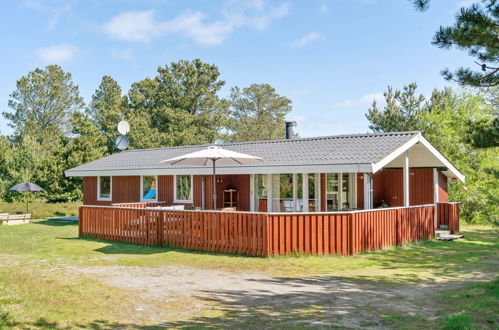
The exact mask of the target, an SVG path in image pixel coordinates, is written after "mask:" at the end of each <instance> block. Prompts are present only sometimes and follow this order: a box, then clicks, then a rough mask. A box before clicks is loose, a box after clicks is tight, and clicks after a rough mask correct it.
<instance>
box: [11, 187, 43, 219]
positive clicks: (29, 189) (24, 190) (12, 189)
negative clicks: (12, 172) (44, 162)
mask: <svg viewBox="0 0 499 330" xmlns="http://www.w3.org/2000/svg"><path fill="white" fill-rule="evenodd" d="M9 190H10V191H17V192H32V191H43V189H42V187H40V186H39V185H37V184H34V183H31V182H22V183H18V184H16V185H15V186H14V187H12V188H10V189H9ZM28 203H29V199H28V198H26V214H28V213H29V208H28Z"/></svg>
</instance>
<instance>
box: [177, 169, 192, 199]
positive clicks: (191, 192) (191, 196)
mask: <svg viewBox="0 0 499 330" xmlns="http://www.w3.org/2000/svg"><path fill="white" fill-rule="evenodd" d="M179 175H180V176H186V174H179ZM187 175H188V174H187ZM190 177H191V194H190V199H189V200H182V199H177V175H175V177H174V179H173V202H174V203H192V201H193V198H192V195H193V193H194V178H193V175H192V174H191V175H190Z"/></svg>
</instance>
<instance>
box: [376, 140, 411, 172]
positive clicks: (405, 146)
mask: <svg viewBox="0 0 499 330" xmlns="http://www.w3.org/2000/svg"><path fill="white" fill-rule="evenodd" d="M418 142H419V134H417V135H415V136H414V137H413V138H411V139H410V140H409V141H407V142H406V143H404V144H403V145H401V146H400V147H398V148H397V149H395V150H394V151H393V152H391V153H390V154H388V156H386V157H385V158H383V159H381V160H380V161H379V162H377V163H373V164H372V167H373V168H372V173H376V172H378V171H379V170H381V169H382V168H383V167H385V166H386V165H388V163H390V162H391V161H392V160H394V159H395V158H397V157H398V156H400V155H402V154H403V153H404V152H405V151H407V150H408V149H409V148H410V147H412V146H413V145H415V144H416V143H418Z"/></svg>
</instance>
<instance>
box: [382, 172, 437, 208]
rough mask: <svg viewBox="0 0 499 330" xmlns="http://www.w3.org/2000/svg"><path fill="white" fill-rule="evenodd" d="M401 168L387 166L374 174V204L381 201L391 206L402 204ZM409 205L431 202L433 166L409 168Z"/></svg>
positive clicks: (402, 184)
mask: <svg viewBox="0 0 499 330" xmlns="http://www.w3.org/2000/svg"><path fill="white" fill-rule="evenodd" d="M402 173H403V171H402V169H401V168H388V169H383V170H381V171H379V172H378V173H376V174H374V180H373V181H374V187H373V189H374V192H373V199H374V206H375V207H376V206H378V205H379V204H381V202H382V201H385V202H387V203H388V204H390V206H392V207H397V206H403V205H404V190H403V189H404V183H403V177H402ZM409 198H410V205H424V204H432V203H433V168H411V169H410V170H409Z"/></svg>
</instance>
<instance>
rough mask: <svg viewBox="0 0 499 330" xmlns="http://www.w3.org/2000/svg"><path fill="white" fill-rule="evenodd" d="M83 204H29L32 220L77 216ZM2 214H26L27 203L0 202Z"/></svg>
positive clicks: (36, 202)
mask: <svg viewBox="0 0 499 330" xmlns="http://www.w3.org/2000/svg"><path fill="white" fill-rule="evenodd" d="M81 204H82V203H81V202H74V203H46V202H41V201H33V202H30V203H29V212H30V214H31V218H32V219H43V218H50V217H64V216H75V215H77V214H78V206H80V205H81ZM0 213H10V214H24V213H26V203H24V202H15V203H7V202H3V201H0Z"/></svg>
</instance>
